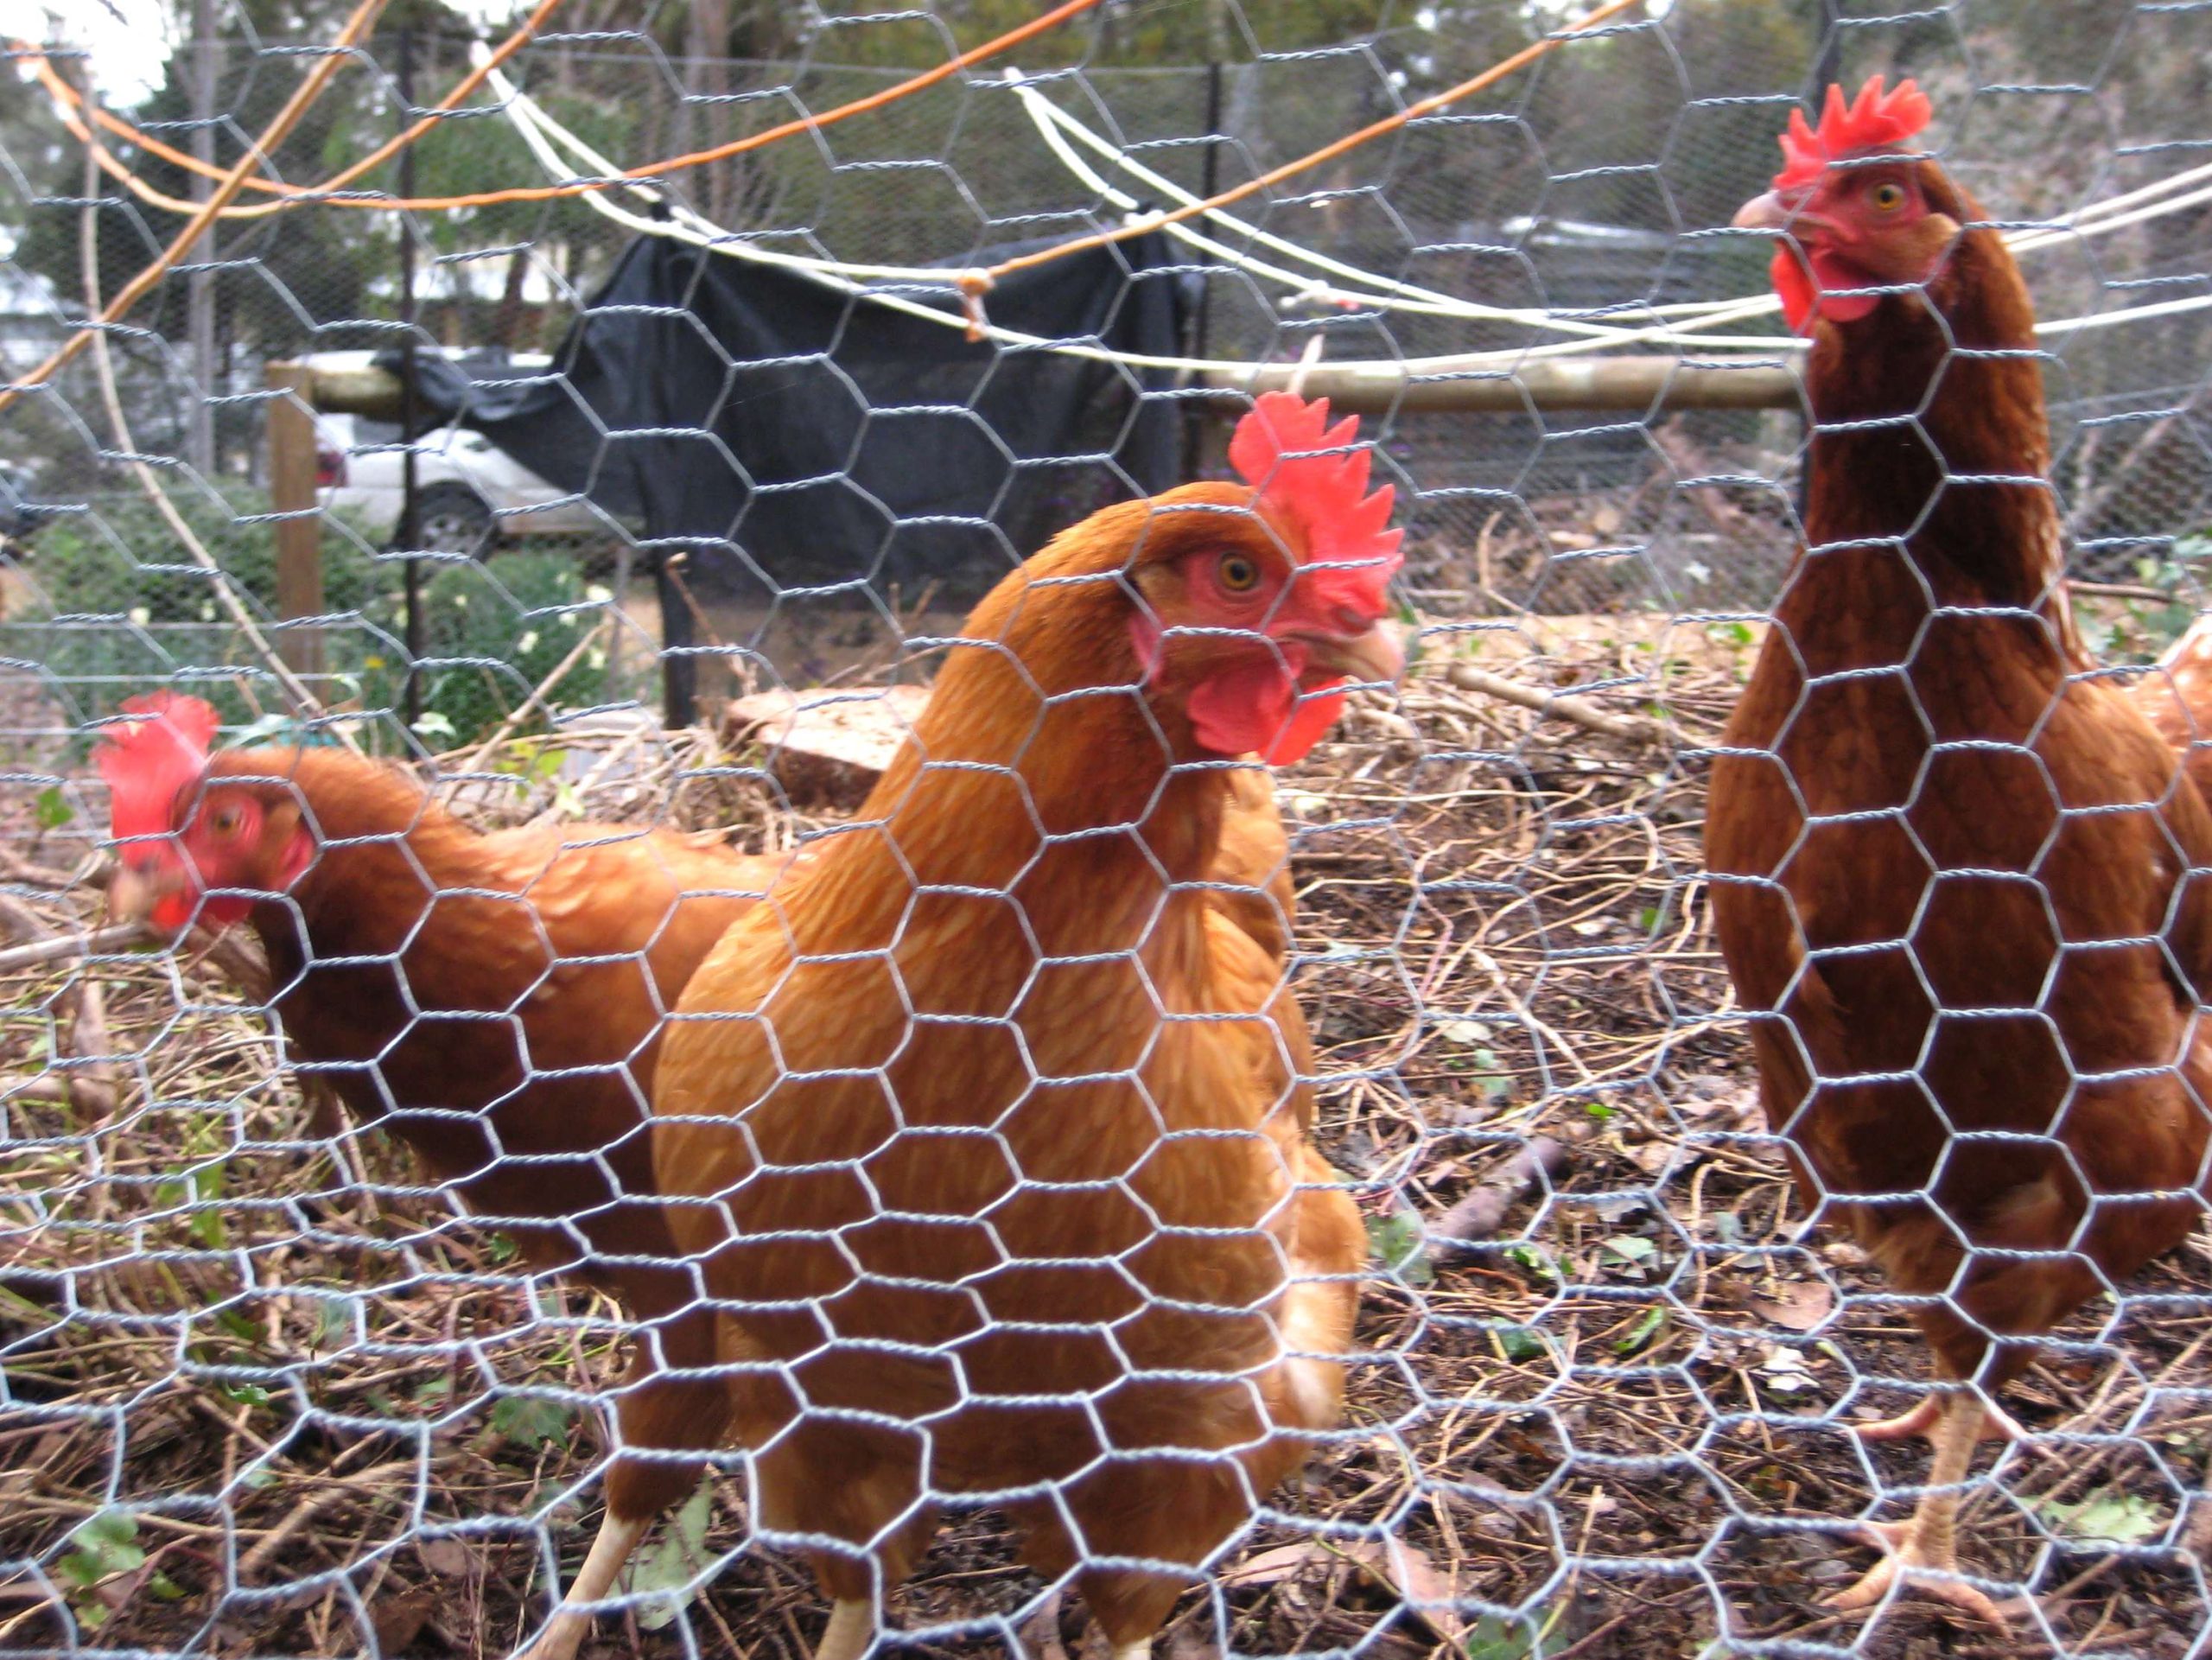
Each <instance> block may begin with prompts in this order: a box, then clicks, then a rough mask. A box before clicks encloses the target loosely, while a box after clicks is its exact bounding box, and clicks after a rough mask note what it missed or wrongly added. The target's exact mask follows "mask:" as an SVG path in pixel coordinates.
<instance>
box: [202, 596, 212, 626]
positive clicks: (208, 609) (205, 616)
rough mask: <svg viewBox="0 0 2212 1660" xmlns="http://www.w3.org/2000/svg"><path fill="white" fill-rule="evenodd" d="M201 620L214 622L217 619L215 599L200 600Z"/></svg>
mask: <svg viewBox="0 0 2212 1660" xmlns="http://www.w3.org/2000/svg"><path fill="white" fill-rule="evenodd" d="M214 620H215V602H214V601H213V600H202V601H200V621H202V622H213V621H214Z"/></svg>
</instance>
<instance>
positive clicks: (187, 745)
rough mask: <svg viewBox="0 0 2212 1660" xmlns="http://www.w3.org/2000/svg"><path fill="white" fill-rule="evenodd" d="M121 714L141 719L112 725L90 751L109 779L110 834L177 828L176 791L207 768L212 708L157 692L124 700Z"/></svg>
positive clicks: (196, 700) (212, 732) (152, 833)
mask: <svg viewBox="0 0 2212 1660" xmlns="http://www.w3.org/2000/svg"><path fill="white" fill-rule="evenodd" d="M123 712H124V714H125V715H135V716H138V717H139V718H138V719H137V720H135V721H133V722H130V724H129V725H127V726H112V727H110V728H108V729H107V730H106V731H105V732H104V733H102V734H101V735H100V741H99V745H98V746H97V747H95V748H94V749H93V751H92V759H93V760H94V761H95V762H96V763H97V764H98V765H99V769H100V776H101V777H102V778H104V779H106V780H107V788H108V813H109V822H110V824H111V833H112V834H113V835H115V836H159V835H161V834H162V833H163V832H164V831H166V830H171V829H174V828H175V826H174V825H173V824H171V822H170V820H171V817H172V816H173V814H174V812H175V807H176V798H177V796H178V794H179V792H181V791H182V790H183V789H184V788H185V787H186V786H187V785H190V784H192V783H193V782H194V781H195V780H196V779H198V778H199V777H200V773H203V772H205V771H206V770H207V749H208V746H209V745H210V744H212V743H213V741H214V738H215V725H216V716H215V711H214V710H213V709H211V708H209V707H208V705H207V703H204V702H202V701H201V700H200V699H199V698H197V697H187V696H181V695H180V694H178V693H176V692H171V691H156V692H149V693H148V694H147V695H146V696H143V697H131V698H127V699H125V700H124V705H123Z"/></svg>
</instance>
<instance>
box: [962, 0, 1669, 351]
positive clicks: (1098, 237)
mask: <svg viewBox="0 0 2212 1660" xmlns="http://www.w3.org/2000/svg"><path fill="white" fill-rule="evenodd" d="M1639 3H1641V0H1606V3H1605V4H1604V5H1601V6H1599V8H1598V10H1595V11H1593V12H1592V13H1591V14H1590V15H1589V16H1586V17H1585V18H1583V19H1582V20H1581V21H1580V22H1576V23H1572V24H1569V25H1568V26H1567V27H1566V28H1564V29H1557V30H1554V32H1553V33H1551V34H1549V35H1546V36H1545V37H1544V38H1543V39H1542V40H1541V41H1536V42H1535V44H1533V45H1530V46H1526V47H1523V48H1522V49H1521V50H1520V51H1518V52H1516V53H1515V54H1513V55H1512V56H1511V57H1510V58H1506V59H1504V60H1501V61H1500V62H1497V63H1494V64H1492V65H1491V67H1489V68H1487V69H1485V70H1484V71H1483V72H1482V73H1480V74H1479V75H1476V76H1473V77H1471V79H1469V80H1463V81H1461V82H1460V83H1459V85H1458V86H1453V87H1451V88H1449V89H1448V90H1446V91H1445V92H1435V93H1432V94H1431V95H1430V96H1429V97H1427V98H1425V99H1421V101H1420V102H1419V103H1416V104H1410V105H1407V106H1406V107H1405V108H1404V109H1402V110H1401V111H1398V113H1397V114H1395V115H1390V116H1385V117H1383V119H1382V120H1380V121H1377V122H1375V123H1373V124H1370V125H1368V126H1364V127H1362V128H1361V129H1360V130H1358V131H1357V132H1355V133H1349V134H1347V135H1346V136H1344V137H1342V138H1339V139H1338V140H1337V141H1336V142H1335V143H1330V144H1324V145H1323V146H1322V147H1321V148H1320V149H1317V150H1315V151H1313V153H1312V154H1311V155H1307V156H1300V157H1299V158H1298V159H1297V160H1296V161H1294V162H1284V163H1283V164H1282V165H1281V167H1279V168H1275V169H1273V170H1272V171H1270V172H1267V173H1262V175H1260V176H1259V177H1257V178H1256V179H1251V180H1249V181H1246V182H1245V183H1243V184H1240V185H1237V186H1236V187H1235V188H1233V189H1229V190H1224V191H1223V192H1222V193H1221V194H1219V195H1217V196H1210V197H1208V198H1207V199H1206V200H1204V201H1194V202H1191V203H1188V204H1186V205H1185V206H1184V207H1178V208H1177V209H1175V210H1174V211H1173V213H1147V214H1146V215H1144V216H1143V217H1142V218H1141V219H1136V220H1134V221H1132V222H1131V223H1129V224H1127V225H1120V226H1115V227H1114V228H1113V229H1112V230H1110V231H1100V232H1096V233H1095V234H1093V235H1090V236H1085V237H1077V238H1076V239H1073V240H1072V241H1069V242H1064V243H1060V244H1058V245H1056V246H1053V247H1050V248H1039V249H1037V250H1036V251H1034V252H1032V253H1026V254H1020V255H1018V256H1017V257H1015V258H1012V259H1006V260H1001V262H1000V263H999V264H995V265H988V266H985V267H984V268H983V269H982V270H976V271H972V272H969V273H968V274H967V276H966V277H963V279H962V283H961V286H962V287H963V289H966V290H967V291H968V292H969V298H970V302H971V303H970V315H969V321H970V326H971V328H972V327H973V324H974V321H975V316H974V307H973V301H974V298H975V296H976V294H977V293H978V292H979V291H981V290H982V289H988V287H989V286H990V285H991V284H992V283H995V282H997V281H998V280H999V279H1000V278H1001V277H1007V276H1011V275H1012V274H1013V273H1014V272H1015V271H1020V270H1031V269H1032V268H1033V267H1035V266H1038V265H1042V264H1049V263H1050V262H1051V261H1052V260H1055V259H1065V258H1067V257H1068V256H1069V255H1070V254H1075V253H1083V252H1085V251H1088V250H1090V249H1092V248H1103V247H1105V246H1106V245H1109V243H1115V242H1126V241H1127V240H1128V239H1130V238H1131V237H1138V236H1143V235H1144V234H1145V233H1146V232H1150V231H1156V230H1158V229H1160V226H1164V225H1177V224H1180V223H1181V222H1182V221H1183V220H1185V219H1196V218H1197V217H1198V215H1199V214H1201V213H1211V212H1213V211H1214V210H1215V209H1217V208H1222V207H1229V206H1230V204H1232V203H1235V202H1240V201H1242V200H1244V198H1245V197H1247V196H1250V195H1255V194H1258V193H1259V192H1260V191H1262V190H1265V189H1267V188H1268V187H1269V186H1271V185H1275V184H1280V183H1281V181H1283V180H1285V179H1287V178H1290V177H1292V176H1293V175H1296V174H1300V173H1304V172H1306V170H1308V169H1312V168H1316V167H1319V166H1320V165H1321V164H1322V163H1323V162H1332V161H1334V160H1335V159H1336V158H1337V157H1338V156H1342V155H1344V153H1345V152H1347V151H1349V150H1354V149H1358V148H1359V147H1360V146H1361V145H1362V144H1364V143H1370V142H1372V141H1373V140H1375V139H1377V138H1380V137H1383V135H1384V134H1385V133H1391V132H1395V131H1397V130H1398V129H1399V128H1401V127H1402V126H1404V125H1405V124H1407V123H1408V122H1409V121H1418V120H1420V119H1421V117H1423V116H1426V115H1433V114H1435V113H1436V111H1439V110H1440V109H1443V108H1444V107H1445V106H1446V105H1452V104H1456V103H1458V102H1459V100H1460V99H1464V98H1471V97H1472V96H1473V95H1474V94H1475V93H1477V92H1481V91H1482V90H1483V89H1484V88H1485V87H1487V86H1495V85H1496V84H1497V82H1499V81H1501V80H1504V79H1505V78H1506V77H1507V76H1508V75H1510V74H1511V73H1513V72H1514V71H1515V70H1516V69H1522V68H1525V67H1528V66H1529V64H1532V63H1534V62H1535V60H1537V59H1538V58H1541V57H1542V56H1543V55H1544V54H1545V53H1547V52H1549V51H1550V50H1552V48H1554V47H1556V46H1558V45H1560V43H1561V42H1562V41H1567V40H1569V39H1571V38H1573V36H1574V35H1580V34H1584V33H1586V32H1587V31H1588V30H1590V29H1595V28H1596V27H1597V26H1598V25H1599V23H1602V22H1605V20H1606V19H1607V18H1609V17H1613V16H1618V14H1620V13H1621V12H1624V11H1626V10H1628V9H1629V8H1630V6H1633V5H1637V4H1639Z"/></svg>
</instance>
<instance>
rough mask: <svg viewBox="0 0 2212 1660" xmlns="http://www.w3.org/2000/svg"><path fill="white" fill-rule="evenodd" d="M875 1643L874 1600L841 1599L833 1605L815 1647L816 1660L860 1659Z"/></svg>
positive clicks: (858, 1598)
mask: <svg viewBox="0 0 2212 1660" xmlns="http://www.w3.org/2000/svg"><path fill="white" fill-rule="evenodd" d="M874 1640H875V1602H874V1599H872V1598H869V1597H840V1598H838V1599H837V1600H836V1602H834V1603H832V1604H831V1605H830V1606H829V1624H828V1625H825V1626H823V1628H822V1641H821V1642H819V1643H817V1644H815V1645H814V1660H861V1656H862V1655H864V1654H866V1653H867V1652H868V1644H871V1643H873V1642H874Z"/></svg>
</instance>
